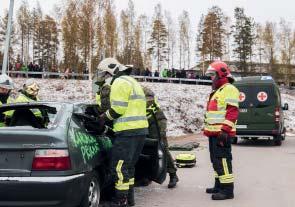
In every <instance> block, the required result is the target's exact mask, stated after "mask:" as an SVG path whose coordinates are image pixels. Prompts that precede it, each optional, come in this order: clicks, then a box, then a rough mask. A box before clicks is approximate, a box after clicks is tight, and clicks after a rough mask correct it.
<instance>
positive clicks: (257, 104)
mask: <svg viewBox="0 0 295 207" xmlns="http://www.w3.org/2000/svg"><path fill="white" fill-rule="evenodd" d="M237 87H238V89H239V90H240V108H250V107H252V108H253V107H254V108H264V107H268V106H270V105H274V104H276V98H275V97H276V95H275V90H274V86H273V85H260V86H258V85H257V86H237Z"/></svg>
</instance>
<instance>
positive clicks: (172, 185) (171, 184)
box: [168, 173, 179, 188]
mask: <svg viewBox="0 0 295 207" xmlns="http://www.w3.org/2000/svg"><path fill="white" fill-rule="evenodd" d="M178 181H179V179H178V177H177V175H176V173H171V174H170V181H169V184H168V188H175V186H176V184H177V182H178Z"/></svg>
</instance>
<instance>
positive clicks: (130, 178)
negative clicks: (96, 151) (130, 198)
mask: <svg viewBox="0 0 295 207" xmlns="http://www.w3.org/2000/svg"><path fill="white" fill-rule="evenodd" d="M144 141H145V136H116V137H115V139H114V142H113V147H112V150H111V162H110V164H111V175H112V178H113V182H114V183H115V192H116V196H117V197H126V196H127V195H128V191H129V188H132V187H133V186H134V173H135V164H136V162H137V161H138V158H139V155H140V153H141V151H142V148H143V146H144Z"/></svg>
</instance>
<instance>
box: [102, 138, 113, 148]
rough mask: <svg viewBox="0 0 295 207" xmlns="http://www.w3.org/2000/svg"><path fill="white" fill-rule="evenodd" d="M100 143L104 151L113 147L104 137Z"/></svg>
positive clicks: (108, 139)
mask: <svg viewBox="0 0 295 207" xmlns="http://www.w3.org/2000/svg"><path fill="white" fill-rule="evenodd" d="M101 143H102V147H103V149H106V150H108V149H111V148H112V146H113V144H112V141H111V140H110V138H108V137H104V138H103V139H101Z"/></svg>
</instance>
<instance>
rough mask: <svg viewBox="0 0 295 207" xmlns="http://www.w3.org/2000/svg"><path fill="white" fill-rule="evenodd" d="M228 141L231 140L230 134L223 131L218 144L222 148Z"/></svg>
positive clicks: (218, 138)
mask: <svg viewBox="0 0 295 207" xmlns="http://www.w3.org/2000/svg"><path fill="white" fill-rule="evenodd" d="M228 139H229V135H228V133H227V132H225V131H223V130H221V132H220V133H219V135H218V136H217V144H218V145H219V146H221V147H224V146H225V144H226V143H227V142H228Z"/></svg>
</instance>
